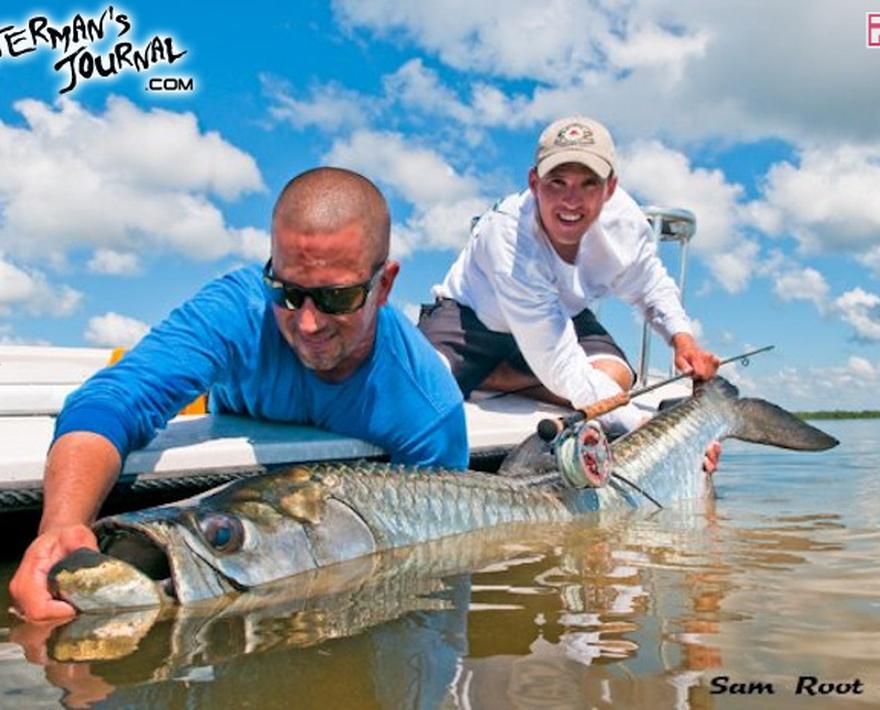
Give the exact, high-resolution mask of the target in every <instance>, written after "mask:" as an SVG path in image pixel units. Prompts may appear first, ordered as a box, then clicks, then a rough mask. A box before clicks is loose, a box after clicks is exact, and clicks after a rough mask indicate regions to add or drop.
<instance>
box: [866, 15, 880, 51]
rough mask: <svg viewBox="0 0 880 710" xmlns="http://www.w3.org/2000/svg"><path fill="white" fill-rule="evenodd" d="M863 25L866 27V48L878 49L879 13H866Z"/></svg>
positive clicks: (879, 45)
mask: <svg viewBox="0 0 880 710" xmlns="http://www.w3.org/2000/svg"><path fill="white" fill-rule="evenodd" d="M865 24H866V27H867V35H868V43H867V45H866V46H868V47H880V12H866V13H865Z"/></svg>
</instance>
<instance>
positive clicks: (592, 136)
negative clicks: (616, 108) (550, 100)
mask: <svg viewBox="0 0 880 710" xmlns="http://www.w3.org/2000/svg"><path fill="white" fill-rule="evenodd" d="M564 163H580V164H581V165H586V166H587V167H588V168H589V169H590V170H592V171H593V172H594V173H596V175H598V176H599V177H600V178H602V179H603V180H605V179H606V178H607V177H608V176H609V175H610V174H611V172H612V171H613V170H614V141H613V140H611V134H610V133H609V132H608V129H607V128H605V126H603V125H602V124H601V123H599V122H598V121H594V120H593V119H592V118H586V117H585V116H569V117H568V118H560V119H559V120H558V121H554V122H553V123H551V124H550V125H549V126H547V128H545V129H544V131H543V133H541V137H540V138H539V139H538V150H537V151H536V152H535V170H536V171H537V173H538V177H544V176H545V175H546V174H547V173H548V172H550V171H551V170H553V168H555V167H557V166H559V165H562V164H564Z"/></svg>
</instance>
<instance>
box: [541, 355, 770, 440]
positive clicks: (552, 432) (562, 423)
mask: <svg viewBox="0 0 880 710" xmlns="http://www.w3.org/2000/svg"><path fill="white" fill-rule="evenodd" d="M774 347H775V346H773V345H767V346H765V347H763V348H758V349H757V350H750V351H749V352H747V353H742V354H741V355H734V356H733V357H729V358H726V359H724V360H722V361H721V362H719V363H718V367H721V366H722V365H727V364H728V363H731V362H736V361H741V362H742V363H743V365H748V364H749V358H750V357H752V356H753V355H758V354H759V353H764V352H767V351H768V350H772V349H773V348H774ZM685 377H690V373H688V372H683V373H681V374H680V375H676V376H675V377H670V378H668V379H666V380H663V381H662V382H655V383H654V384H653V385H648V386H646V387H641V388H639V389H637V390H630V391H629V392H621V393H620V394H616V395H614V396H613V397H607V398H605V399H600V400H599V401H598V402H594V403H593V404H591V405H589V406H587V407H582V408H580V409H577V410H576V411H575V412H574V413H573V414H569V415H568V416H565V417H558V418H556V419H542V420H541V421H540V422H538V436H540V437H541V438H542V439H543V440H544V441H553V439H555V438H556V437H557V436H558V435H559V433H560V432H562V431H564V430H565V429H567V428H568V427H570V426H572V425H573V424H577V423H578V422H579V421H581V420H584V419H595V418H596V417H601V416H602V415H603V414H607V413H608V412H610V411H612V410H614V409H617V408H618V407H622V406H623V405H625V404H629V402H630V400H632V399H635V398H636V397H640V396H641V395H643V394H647V393H648V392H651V391H652V390H655V389H657V388H658V387H663V386H664V385H668V384H670V383H672V382H677V381H678V380H681V379H683V378H685Z"/></svg>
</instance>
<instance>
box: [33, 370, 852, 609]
mask: <svg viewBox="0 0 880 710" xmlns="http://www.w3.org/2000/svg"><path fill="white" fill-rule="evenodd" d="M728 437H732V438H737V439H741V440H743V441H749V442H754V443H759V444H768V445H772V446H779V447H783V448H789V449H795V450H811V451H818V450H824V449H828V448H831V447H833V446H835V445H836V444H837V443H838V442H837V440H836V439H834V438H833V437H831V436H829V435H827V434H826V433H824V432H822V431H821V430H819V429H817V428H815V427H813V426H811V425H809V424H806V423H804V422H802V421H801V420H799V419H798V418H796V417H795V416H793V415H792V414H790V413H789V412H786V411H785V410H784V409H782V408H780V407H778V406H776V405H774V404H771V403H769V402H766V401H764V400H761V399H740V398H739V396H738V392H737V390H736V388H735V387H733V386H732V385H731V384H730V383H728V382H727V381H726V380H724V379H722V378H715V379H714V380H712V381H711V382H709V383H708V384H706V385H705V386H704V387H703V388H702V389H700V390H699V391H698V392H697V393H695V394H694V395H693V396H692V397H689V398H687V399H686V400H684V401H683V402H681V403H680V404H678V405H676V406H674V407H672V408H670V409H668V410H666V411H663V412H660V413H659V414H658V415H657V416H656V417H654V419H652V420H651V421H650V422H649V423H648V424H646V425H645V426H643V427H641V428H640V429H638V430H636V431H634V432H632V433H630V434H628V435H626V436H624V437H621V438H620V439H618V440H617V441H615V442H613V443H612V444H611V446H610V454H611V456H610V466H611V476H610V478H609V479H608V481H607V483H606V485H604V486H602V487H598V488H573V487H570V486H568V485H566V483H565V480H564V478H563V476H562V475H560V474H559V473H558V472H557V471H555V470H553V465H552V464H553V461H554V460H555V461H557V462H558V460H559V459H558V457H556V459H554V458H553V457H552V456H551V455H550V453H549V449H548V448H547V446H548V445H546V444H544V443H543V442H540V440H539V439H538V438H537V437H530V438H529V439H528V440H526V442H524V443H523V444H522V445H520V447H518V449H517V450H515V451H514V452H513V453H512V454H511V456H510V457H509V460H508V461H507V462H506V463H505V464H504V465H503V466H502V471H503V472H505V473H506V474H507V475H502V476H498V475H492V474H483V473H477V472H472V471H468V472H449V471H437V470H420V469H407V468H401V467H394V466H389V465H384V464H371V463H356V464H338V463H336V464H320V465H314V466H295V467H293V468H288V469H285V470H282V471H277V472H274V473H269V474H265V475H262V476H257V477H253V478H249V479H244V480H240V481H235V482H233V483H229V484H226V485H225V486H222V487H220V488H218V489H215V490H214V491H210V492H208V493H205V494H201V495H199V496H196V497H194V498H191V499H188V500H185V501H181V502H180V503H177V504H174V505H168V506H161V507H157V508H151V509H147V510H144V511H139V512H134V513H124V514H121V515H115V516H112V517H109V518H105V519H103V520H100V521H98V522H97V523H96V525H95V533H96V535H97V537H98V540H99V546H100V549H101V552H100V553H94V552H91V553H80V556H79V557H78V558H70V557H69V558H66V559H65V560H63V561H62V562H61V563H59V564H58V565H56V567H55V568H53V570H52V571H51V572H50V582H51V584H52V585H53V586H54V593H55V594H56V596H58V597H59V598H62V599H65V600H67V601H69V602H70V603H72V604H73V605H74V606H75V607H76V608H77V609H78V610H80V611H98V610H102V609H107V608H108V607H113V608H124V607H137V606H150V605H162V604H167V603H174V602H179V603H184V604H187V603H191V602H195V601H198V600H200V599H206V598H211V597H216V596H219V595H223V594H227V593H230V592H239V591H242V590H246V589H250V588H253V587H255V586H258V585H261V584H265V583H267V582H270V581H273V580H278V579H282V578H285V577H290V576H292V575H297V574H301V573H303V572H308V571H310V570H314V569H316V568H319V567H325V566H327V565H332V564H334V563H338V562H342V561H345V560H350V559H354V558H357V557H361V556H365V555H370V554H371V553H374V552H377V551H381V550H386V549H390V548H395V547H400V546H404V545H411V544H415V543H423V542H426V541H429V540H436V539H439V538H442V537H446V536H450V535H456V534H461V533H465V532H468V531H471V530H476V529H479V528H487V527H492V526H496V525H501V524H504V523H514V522H525V523H528V522H563V521H568V520H571V519H572V518H574V517H575V516H577V515H580V514H583V513H585V512H588V511H604V510H620V509H628V508H636V507H639V506H641V505H644V504H648V505H655V504H656V505H661V504H662V505H666V504H668V503H671V502H674V501H677V500H684V499H692V498H698V497H701V496H704V495H705V494H706V493H707V491H708V490H710V486H711V484H710V479H709V477H707V476H706V475H705V474H704V473H703V472H702V459H703V453H704V451H705V450H706V447H707V446H708V445H709V443H711V442H712V441H714V440H719V441H720V440H723V439H725V438H728ZM101 580H105V582H106V583H107V585H108V586H105V587H104V588H103V589H102V584H101ZM111 582H112V586H109V585H110V583H111Z"/></svg>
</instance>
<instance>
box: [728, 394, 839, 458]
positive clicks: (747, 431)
mask: <svg viewBox="0 0 880 710" xmlns="http://www.w3.org/2000/svg"><path fill="white" fill-rule="evenodd" d="M736 409H737V413H738V415H739V416H738V417H737V419H738V422H737V425H736V427H735V428H734V430H733V431H732V432H731V433H730V436H732V437H733V438H735V439H741V440H742V441H749V442H752V443H753V444H767V445H768V446H778V447H780V448H782V449H794V450H795V451H825V450H826V449H831V448H833V447H835V446H837V445H838V444H839V443H840V442H839V441H838V440H837V439H835V438H834V437H833V436H830V435H828V434H826V433H825V432H824V431H822V430H821V429H817V428H816V427H814V426H812V425H810V424H807V423H806V422H804V421H802V420H800V419H798V418H797V417H796V416H794V414H792V413H791V412H788V411H786V410H784V409H783V408H782V407H780V406H778V405H775V404H773V403H771V402H767V401H766V400H763V399H750V398H746V399H740V400H738V401H737V403H736Z"/></svg>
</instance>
